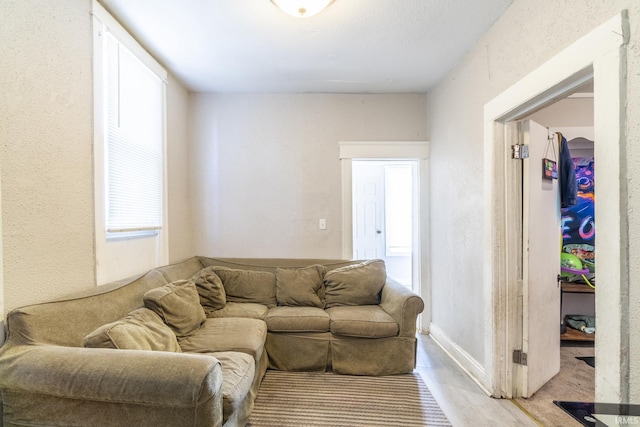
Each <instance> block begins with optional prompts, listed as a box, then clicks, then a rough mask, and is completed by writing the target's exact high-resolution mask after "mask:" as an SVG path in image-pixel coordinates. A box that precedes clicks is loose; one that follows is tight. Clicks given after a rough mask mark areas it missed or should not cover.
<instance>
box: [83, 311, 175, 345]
mask: <svg viewBox="0 0 640 427" xmlns="http://www.w3.org/2000/svg"><path fill="white" fill-rule="evenodd" d="M83 345H84V346H85V347H94V348H115V349H127V350H156V351H173V352H178V353H179V352H180V351H181V349H180V346H179V345H178V340H177V339H176V336H175V334H174V333H173V332H172V331H171V329H170V328H169V327H168V326H167V325H165V324H164V322H163V321H162V319H161V318H160V316H158V315H157V314H156V313H154V312H153V311H151V310H149V309H148V308H144V307H143V308H139V309H137V310H134V311H132V312H131V313H129V314H127V315H126V316H125V317H123V318H122V319H119V320H116V321H115V322H111V323H108V324H106V325H102V326H100V327H99V328H98V329H96V330H95V331H93V332H91V333H90V334H89V335H87V336H86V337H85V338H84V342H83Z"/></svg>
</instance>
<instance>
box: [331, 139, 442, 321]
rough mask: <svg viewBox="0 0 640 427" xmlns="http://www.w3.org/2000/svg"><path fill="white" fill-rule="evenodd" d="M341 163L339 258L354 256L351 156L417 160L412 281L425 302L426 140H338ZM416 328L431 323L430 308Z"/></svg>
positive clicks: (427, 275) (428, 292) (428, 287)
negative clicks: (340, 254) (340, 253)
mask: <svg viewBox="0 0 640 427" xmlns="http://www.w3.org/2000/svg"><path fill="white" fill-rule="evenodd" d="M338 145H339V149H340V164H341V170H342V258H344V259H351V258H352V257H353V209H352V203H353V202H352V165H351V162H352V160H353V159H361V160H373V159H378V160H417V161H418V170H419V172H418V188H417V192H418V197H417V199H418V200H417V201H418V208H417V212H418V218H417V221H416V220H414V225H415V226H416V228H417V231H414V236H416V237H415V240H417V241H414V242H413V247H414V249H415V250H414V251H413V254H412V257H413V258H412V265H413V274H412V276H413V277H412V283H414V288H415V289H416V290H417V291H418V294H419V295H420V296H423V297H424V298H425V300H426V301H430V300H431V298H427V297H428V296H430V295H431V282H430V280H429V278H430V269H429V251H428V249H429V227H428V224H429V215H428V213H429V209H428V206H429V204H428V203H429V198H428V191H427V190H428V188H429V181H428V177H429V143H428V142H427V141H340V142H339V143H338ZM419 317H420V320H419V329H420V331H421V332H423V333H428V331H429V323H430V322H431V307H430V306H429V304H425V309H424V311H423V312H422V314H421V315H420V316H419Z"/></svg>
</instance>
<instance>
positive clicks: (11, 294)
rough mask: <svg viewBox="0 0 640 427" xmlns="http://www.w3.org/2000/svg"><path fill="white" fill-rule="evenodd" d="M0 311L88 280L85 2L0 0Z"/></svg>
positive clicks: (89, 127) (89, 132)
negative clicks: (0, 303) (0, 302)
mask: <svg viewBox="0 0 640 427" xmlns="http://www.w3.org/2000/svg"><path fill="white" fill-rule="evenodd" d="M0 10H2V13H0V57H1V58H2V66H1V67H0V88H1V93H2V96H0V117H1V128H0V129H1V130H0V132H1V133H0V140H1V142H2V145H1V146H0V161H1V162H2V164H1V170H2V222H3V243H4V296H5V306H6V307H5V308H6V311H9V310H10V309H12V308H14V307H17V306H20V305H25V304H29V303H34V302H38V301H43V300H47V299H51V298H54V297H57V296H60V295H62V294H65V293H68V292H72V291H75V290H79V289H82V288H86V287H87V286H91V285H92V284H93V282H94V261H93V256H94V250H93V215H92V213H93V167H92V165H93V156H92V139H93V117H92V115H93V106H92V102H93V101H92V96H91V93H92V78H91V52H92V36H91V35H92V31H91V19H90V14H89V12H90V10H91V2H90V1H89V0H77V1H64V2H50V1H46V0H33V1H27V2H25V1H20V0H15V1H12V0H1V1H0Z"/></svg>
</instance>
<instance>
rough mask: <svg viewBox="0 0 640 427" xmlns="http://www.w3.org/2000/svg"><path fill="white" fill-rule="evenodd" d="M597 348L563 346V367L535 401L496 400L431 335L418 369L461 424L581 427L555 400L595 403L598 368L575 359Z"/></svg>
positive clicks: (421, 347) (421, 344) (422, 340)
mask: <svg viewBox="0 0 640 427" xmlns="http://www.w3.org/2000/svg"><path fill="white" fill-rule="evenodd" d="M592 355H593V348H588V347H574V346H569V347H561V371H560V373H559V374H558V375H556V376H555V377H554V378H553V379H552V380H551V381H550V382H549V383H547V384H546V385H545V386H543V387H542V388H541V389H540V390H539V391H538V392H537V393H536V394H535V395H534V396H533V397H532V398H530V399H517V400H516V403H517V404H518V405H519V406H521V407H522V408H523V409H520V407H519V406H517V405H516V403H514V402H512V401H511V400H507V399H493V398H491V397H489V396H487V394H486V393H485V392H484V391H483V390H482V389H481V388H480V387H479V386H478V385H477V384H476V383H475V382H474V381H473V380H472V379H471V378H470V377H469V376H468V375H467V374H466V373H465V372H464V371H462V369H461V368H460V367H459V366H458V365H457V364H456V363H455V362H454V361H453V360H451V358H450V357H449V356H448V355H447V354H446V353H445V352H444V351H443V350H442V349H441V348H440V346H438V345H437V344H436V343H435V342H434V341H433V339H431V337H430V336H428V335H423V334H418V359H417V363H416V371H417V372H418V373H420V376H421V377H422V379H423V380H424V382H425V384H426V385H427V387H429V390H431V393H432V394H433V396H434V397H435V399H436V401H437V402H438V404H439V405H440V407H441V408H442V410H443V411H444V413H445V414H446V415H447V417H448V418H449V421H451V423H452V424H453V425H454V426H455V427H457V426H501V427H502V426H514V427H515V426H518V427H520V426H544V427H552V426H553V427H555V426H558V427H580V426H581V424H580V423H578V422H577V421H575V420H574V419H573V418H571V417H570V416H569V415H567V414H565V413H564V411H562V410H561V409H560V408H558V407H557V406H556V405H555V404H553V400H573V401H593V395H594V391H593V389H594V385H593V375H594V374H593V368H592V367H590V366H588V365H587V364H586V363H584V362H582V361H579V360H577V359H575V356H592Z"/></svg>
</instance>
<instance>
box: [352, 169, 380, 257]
mask: <svg viewBox="0 0 640 427" xmlns="http://www.w3.org/2000/svg"><path fill="white" fill-rule="evenodd" d="M353 167H354V173H353V256H354V258H355V259H384V256H385V250H384V248H385V242H384V236H385V233H384V232H383V229H382V228H383V226H384V165H382V164H380V163H378V162H358V163H357V164H354V166H353Z"/></svg>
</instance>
